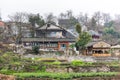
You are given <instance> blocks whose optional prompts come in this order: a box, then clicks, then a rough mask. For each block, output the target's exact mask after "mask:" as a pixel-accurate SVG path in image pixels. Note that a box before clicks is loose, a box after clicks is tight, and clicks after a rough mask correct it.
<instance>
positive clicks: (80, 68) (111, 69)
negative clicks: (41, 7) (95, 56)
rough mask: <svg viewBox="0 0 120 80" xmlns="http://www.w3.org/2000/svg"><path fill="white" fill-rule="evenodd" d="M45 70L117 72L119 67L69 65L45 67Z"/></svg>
mask: <svg viewBox="0 0 120 80" xmlns="http://www.w3.org/2000/svg"><path fill="white" fill-rule="evenodd" d="M46 71H47V72H58V73H62V72H118V71H119V67H113V66H77V67H73V66H69V67H54V66H53V67H47V68H46Z"/></svg>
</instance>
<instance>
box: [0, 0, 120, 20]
mask: <svg viewBox="0 0 120 80" xmlns="http://www.w3.org/2000/svg"><path fill="white" fill-rule="evenodd" d="M0 9H1V13H2V18H3V20H6V19H7V17H8V15H9V14H10V15H11V14H13V13H15V12H28V13H29V12H30V13H40V14H41V15H45V13H50V12H52V13H53V14H55V15H58V14H59V13H61V12H63V13H64V12H65V11H66V10H72V11H73V13H74V14H75V15H78V14H79V13H80V12H83V13H89V14H92V13H94V12H96V11H101V12H105V13H110V14H111V15H113V14H120V0H0Z"/></svg>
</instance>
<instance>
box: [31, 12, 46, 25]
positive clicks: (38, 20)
mask: <svg viewBox="0 0 120 80" xmlns="http://www.w3.org/2000/svg"><path fill="white" fill-rule="evenodd" d="M29 22H30V23H31V24H32V26H34V27H35V26H36V24H37V25H38V26H39V27H41V26H43V25H44V24H45V21H44V19H43V18H42V16H40V15H39V14H29Z"/></svg>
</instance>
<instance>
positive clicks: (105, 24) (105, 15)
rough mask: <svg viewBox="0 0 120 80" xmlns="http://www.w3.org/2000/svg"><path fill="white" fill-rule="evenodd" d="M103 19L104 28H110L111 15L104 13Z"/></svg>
mask: <svg viewBox="0 0 120 80" xmlns="http://www.w3.org/2000/svg"><path fill="white" fill-rule="evenodd" d="M102 19H103V22H104V26H105V27H108V26H109V22H110V21H111V16H110V14H107V13H102Z"/></svg>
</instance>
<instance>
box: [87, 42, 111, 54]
mask: <svg viewBox="0 0 120 80" xmlns="http://www.w3.org/2000/svg"><path fill="white" fill-rule="evenodd" d="M86 47H87V48H86V54H87V55H92V56H111V54H110V53H111V52H110V49H111V45H110V44H108V43H106V42H104V41H93V42H90V43H88V44H87V45H86Z"/></svg>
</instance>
